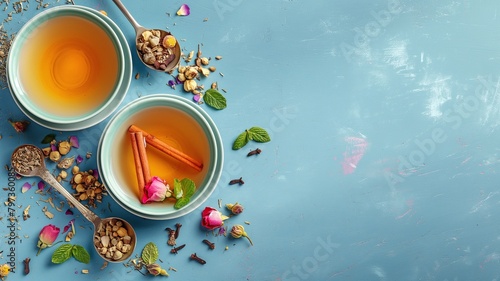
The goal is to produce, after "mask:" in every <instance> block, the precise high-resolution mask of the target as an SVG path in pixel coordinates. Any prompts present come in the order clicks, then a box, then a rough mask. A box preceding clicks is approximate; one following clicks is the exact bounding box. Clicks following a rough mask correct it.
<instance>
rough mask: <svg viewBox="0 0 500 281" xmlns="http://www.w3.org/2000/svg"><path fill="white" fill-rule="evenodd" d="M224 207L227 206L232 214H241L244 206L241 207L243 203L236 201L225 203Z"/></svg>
mask: <svg viewBox="0 0 500 281" xmlns="http://www.w3.org/2000/svg"><path fill="white" fill-rule="evenodd" d="M226 208H228V210H229V211H231V213H233V215H238V214H241V213H243V210H244V209H245V208H243V205H241V204H240V203H238V202H236V203H234V204H226Z"/></svg>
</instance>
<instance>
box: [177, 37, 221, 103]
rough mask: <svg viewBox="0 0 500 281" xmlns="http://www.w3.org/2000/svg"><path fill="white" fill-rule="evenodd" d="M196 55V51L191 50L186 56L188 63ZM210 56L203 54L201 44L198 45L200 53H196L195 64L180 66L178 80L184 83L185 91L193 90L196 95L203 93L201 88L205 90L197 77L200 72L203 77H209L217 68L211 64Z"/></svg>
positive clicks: (185, 59)
mask: <svg viewBox="0 0 500 281" xmlns="http://www.w3.org/2000/svg"><path fill="white" fill-rule="evenodd" d="M193 57H194V51H191V52H189V54H188V55H187V57H185V58H184V61H185V62H186V63H190V62H191V60H192V59H193ZM209 64H210V58H207V57H204V56H202V53H201V49H200V46H198V53H197V54H196V59H195V64H194V65H187V66H179V67H178V69H177V70H178V72H179V74H178V75H177V80H178V81H179V82H181V83H183V84H184V91H186V92H191V93H193V94H195V95H199V94H201V92H200V91H199V90H203V89H204V86H203V85H198V82H197V80H198V79H197V78H199V77H200V74H201V75H202V76H203V77H208V76H209V75H210V73H211V72H214V71H215V70H216V68H215V66H209Z"/></svg>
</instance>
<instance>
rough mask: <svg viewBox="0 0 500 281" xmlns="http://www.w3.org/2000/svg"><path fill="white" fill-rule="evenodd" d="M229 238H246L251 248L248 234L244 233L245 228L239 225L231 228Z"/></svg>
mask: <svg viewBox="0 0 500 281" xmlns="http://www.w3.org/2000/svg"><path fill="white" fill-rule="evenodd" d="M231 236H233V238H237V239H238V238H241V237H246V238H247V239H248V241H249V242H250V245H252V246H253V242H252V239H250V237H248V234H247V233H246V232H245V228H244V227H243V225H241V224H237V225H234V226H233V227H232V228H231Z"/></svg>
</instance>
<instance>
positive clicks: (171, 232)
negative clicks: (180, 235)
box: [165, 227, 175, 246]
mask: <svg viewBox="0 0 500 281" xmlns="http://www.w3.org/2000/svg"><path fill="white" fill-rule="evenodd" d="M165 230H166V231H167V232H168V241H167V244H168V245H169V246H174V245H175V230H173V229H171V228H170V227H167V228H165Z"/></svg>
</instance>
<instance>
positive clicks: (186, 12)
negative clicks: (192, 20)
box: [177, 4, 191, 16]
mask: <svg viewBox="0 0 500 281" xmlns="http://www.w3.org/2000/svg"><path fill="white" fill-rule="evenodd" d="M189 14H191V10H190V9H189V6H188V5H187V4H182V5H181V7H180V8H179V10H178V11H177V15H178V16H189Z"/></svg>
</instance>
